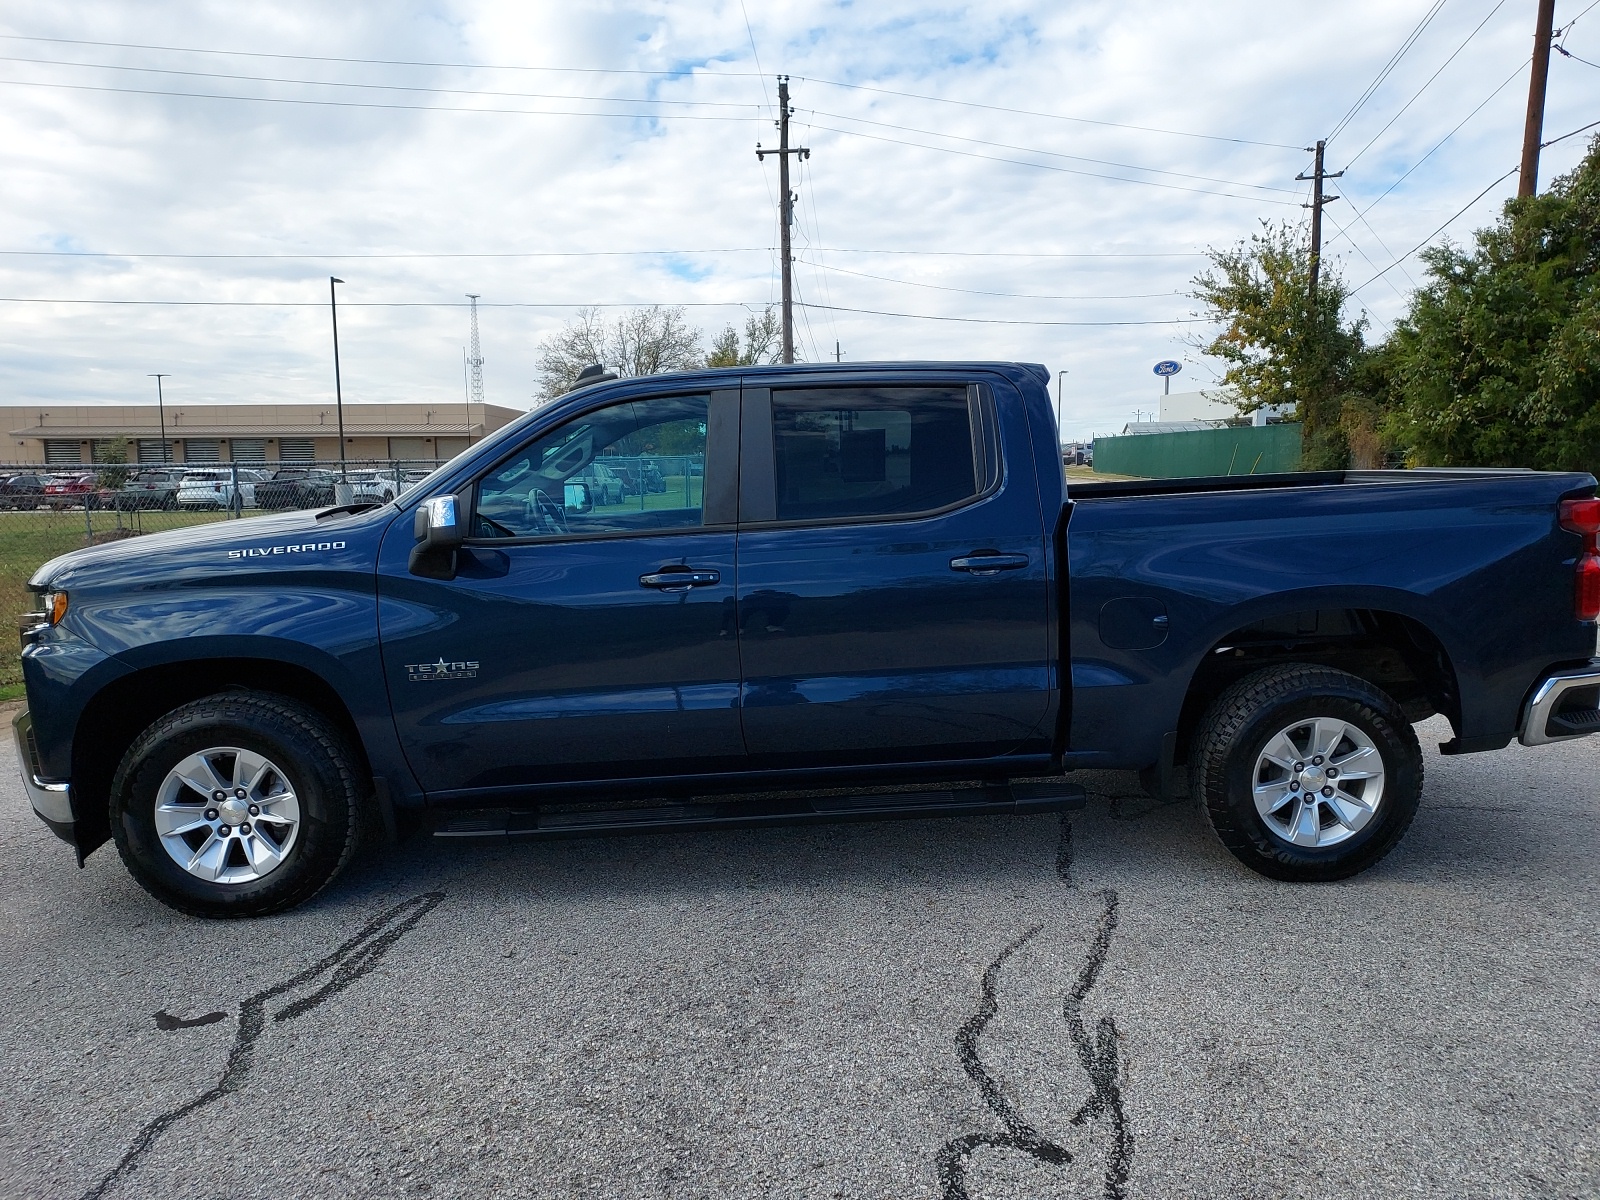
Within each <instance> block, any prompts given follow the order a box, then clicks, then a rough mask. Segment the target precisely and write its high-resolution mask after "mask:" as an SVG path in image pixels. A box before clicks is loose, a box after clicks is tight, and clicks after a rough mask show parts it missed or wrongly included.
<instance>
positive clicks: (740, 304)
mask: <svg viewBox="0 0 1600 1200" xmlns="http://www.w3.org/2000/svg"><path fill="white" fill-rule="evenodd" d="M0 304H70V305H114V306H119V307H121V306H132V307H152V308H323V307H325V306H324V305H323V304H322V303H321V302H320V301H315V300H103V299H78V298H72V299H67V298H60V297H53V296H50V297H44V296H0ZM795 306H796V307H797V308H814V309H818V310H821V311H829V312H849V313H863V314H866V315H868V316H875V317H901V318H904V319H907V320H915V321H950V322H957V323H960V324H964V325H1045V326H1075V327H1094V328H1098V327H1102V326H1115V325H1194V324H1202V323H1203V322H1202V321H1200V320H1198V319H1186V318H1177V319H1172V320H1159V321H1038V320H1016V319H1008V318H999V317H944V316H935V315H933V314H930V313H906V312H886V311H882V310H879V309H872V308H847V307H845V306H844V305H836V304H813V303H809V302H806V301H798V300H797V301H796V302H795ZM342 307H344V308H468V307H470V304H468V303H463V302H462V301H459V300H354V301H349V302H347V303H346V304H344V305H343V306H342ZM478 307H479V308H539V309H545V308H555V309H563V308H651V307H657V308H745V309H750V308H754V307H757V306H756V305H753V304H750V303H749V302H747V301H738V300H676V301H671V302H662V301H644V300H636V301H603V302H599V303H596V302H593V301H590V302H583V301H576V300H574V301H565V302H530V301H514V300H499V301H491V302H487V303H484V302H480V303H479V305H478Z"/></svg>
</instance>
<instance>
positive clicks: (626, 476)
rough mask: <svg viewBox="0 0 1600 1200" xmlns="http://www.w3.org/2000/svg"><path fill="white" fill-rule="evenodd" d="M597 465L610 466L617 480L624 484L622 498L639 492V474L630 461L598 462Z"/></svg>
mask: <svg viewBox="0 0 1600 1200" xmlns="http://www.w3.org/2000/svg"><path fill="white" fill-rule="evenodd" d="M596 465H597V466H605V467H609V468H610V470H611V473H612V474H613V475H615V476H616V477H617V482H618V483H620V484H621V485H622V498H623V499H624V500H626V499H627V498H628V497H629V496H637V495H638V494H639V476H638V474H637V473H636V472H635V471H634V469H633V467H632V465H631V464H628V463H616V462H614V463H598V464H596Z"/></svg>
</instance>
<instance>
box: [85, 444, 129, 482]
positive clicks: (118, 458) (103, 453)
mask: <svg viewBox="0 0 1600 1200" xmlns="http://www.w3.org/2000/svg"><path fill="white" fill-rule="evenodd" d="M93 457H94V461H95V465H96V466H97V467H99V468H100V470H99V478H98V479H97V480H96V483H97V485H98V486H100V487H104V488H119V487H121V486H122V485H123V484H124V483H126V482H127V481H128V468H127V467H126V466H124V465H122V464H124V463H126V462H127V461H128V439H127V438H123V437H118V438H106V439H105V440H104V441H97V442H96V443H95V446H94V455H93Z"/></svg>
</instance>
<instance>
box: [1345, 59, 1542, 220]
mask: <svg viewBox="0 0 1600 1200" xmlns="http://www.w3.org/2000/svg"><path fill="white" fill-rule="evenodd" d="M1527 65H1528V63H1527V61H1526V60H1524V61H1523V62H1522V63H1520V64H1519V65H1518V66H1517V69H1516V70H1514V71H1512V72H1511V74H1509V75H1507V76H1506V77H1505V79H1504V80H1503V81H1502V82H1501V84H1500V86H1499V87H1497V88H1495V89H1494V91H1492V92H1490V93H1489V94H1488V95H1487V96H1485V97H1484V98H1483V99H1482V100H1481V101H1480V102H1479V104H1478V107H1477V108H1474V109H1473V110H1472V111H1471V112H1469V113H1468V114H1467V115H1466V116H1464V117H1462V118H1461V120H1460V121H1458V122H1457V123H1456V126H1455V128H1454V129H1452V130H1451V131H1450V132H1449V133H1447V134H1445V135H1444V136H1443V137H1442V138H1440V139H1439V140H1438V141H1437V142H1435V143H1434V145H1433V149H1432V150H1429V151H1428V152H1427V153H1426V154H1424V155H1423V156H1422V157H1421V158H1419V159H1417V161H1416V162H1414V163H1412V164H1411V166H1410V167H1408V168H1407V169H1406V172H1405V174H1403V175H1401V176H1400V178H1398V179H1396V180H1395V181H1394V182H1393V183H1391V184H1390V185H1389V186H1388V187H1386V188H1384V190H1383V191H1382V193H1380V194H1379V196H1378V198H1377V200H1374V201H1373V202H1372V203H1371V204H1369V205H1367V206H1366V207H1365V208H1363V209H1362V210H1361V215H1362V216H1365V215H1366V214H1367V213H1369V212H1371V211H1372V210H1373V209H1374V208H1376V207H1377V206H1378V203H1379V201H1381V200H1383V198H1384V197H1385V196H1387V195H1388V194H1389V193H1390V192H1392V191H1394V190H1395V188H1397V187H1399V186H1400V185H1401V184H1402V183H1404V182H1405V181H1406V180H1407V179H1408V178H1410V176H1411V173H1412V172H1413V171H1415V170H1416V169H1417V168H1418V167H1420V166H1421V165H1422V164H1423V163H1425V162H1427V161H1428V160H1429V159H1430V158H1432V157H1433V155H1434V152H1435V151H1437V150H1438V149H1439V148H1440V147H1441V146H1443V145H1444V144H1445V143H1446V142H1448V141H1449V140H1450V139H1451V138H1453V137H1455V135H1456V134H1457V133H1459V132H1460V131H1461V127H1462V126H1463V125H1465V124H1466V123H1467V122H1468V121H1470V120H1472V118H1473V117H1475V116H1477V115H1478V114H1479V113H1480V112H1482V111H1483V109H1484V107H1485V106H1486V105H1487V104H1488V103H1489V101H1491V100H1493V99H1494V98H1495V97H1496V96H1498V95H1499V94H1500V93H1501V92H1503V91H1505V89H1506V88H1507V87H1508V86H1509V85H1510V83H1511V81H1512V80H1514V79H1515V78H1516V77H1517V76H1518V75H1521V74H1522V68H1523V67H1526V66H1527Z"/></svg>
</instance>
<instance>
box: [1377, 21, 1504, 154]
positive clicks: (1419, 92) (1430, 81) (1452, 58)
mask: <svg viewBox="0 0 1600 1200" xmlns="http://www.w3.org/2000/svg"><path fill="white" fill-rule="evenodd" d="M1505 2H1506V0H1499V2H1498V3H1497V4H1496V5H1495V6H1494V7H1493V8H1491V9H1490V10H1489V15H1488V16H1486V17H1484V18H1483V20H1481V21H1479V22H1478V23H1477V24H1476V25H1474V26H1473V28H1472V32H1471V33H1469V34H1467V36H1466V39H1465V40H1464V41H1463V42H1462V43H1461V44H1460V45H1459V46H1457V47H1456V48H1455V50H1454V51H1453V52H1452V53H1451V55H1450V57H1449V58H1447V59H1445V60H1444V62H1443V63H1441V64H1440V66H1439V69H1438V70H1437V71H1435V72H1434V73H1433V74H1432V75H1429V76H1428V81H1427V82H1426V83H1424V84H1423V85H1422V86H1421V87H1419V88H1418V89H1417V91H1416V94H1415V95H1413V96H1412V97H1411V99H1409V100H1407V101H1406V102H1405V103H1404V104H1402V105H1401V106H1400V111H1399V112H1397V113H1395V114H1394V116H1392V117H1390V118H1389V119H1388V120H1387V121H1385V122H1384V125H1383V128H1382V129H1380V130H1378V132H1377V133H1375V134H1373V135H1372V138H1371V140H1370V141H1368V142H1367V144H1366V145H1365V146H1363V147H1361V149H1359V150H1357V151H1356V153H1355V158H1351V159H1350V160H1348V161H1347V162H1346V163H1345V168H1346V169H1347V170H1348V169H1349V168H1350V167H1351V166H1353V165H1354V164H1355V161H1356V159H1357V158H1360V157H1361V156H1362V155H1363V154H1365V153H1366V152H1367V151H1368V150H1370V149H1372V144H1373V142H1376V141H1377V140H1378V139H1379V138H1381V137H1382V136H1383V135H1384V134H1385V133H1387V132H1388V131H1389V126H1391V125H1393V124H1394V123H1395V122H1396V121H1398V120H1399V119H1400V118H1401V117H1402V116H1404V115H1405V112H1406V109H1408V108H1410V107H1411V106H1412V105H1413V104H1415V103H1416V102H1417V100H1418V99H1419V98H1420V97H1421V96H1422V93H1423V92H1425V91H1427V90H1428V88H1429V87H1430V86H1431V85H1432V84H1433V81H1434V80H1435V79H1437V78H1439V76H1440V75H1442V74H1443V73H1444V69H1445V68H1446V67H1448V66H1449V65H1450V64H1451V63H1453V62H1455V60H1456V55H1458V54H1460V53H1461V52H1462V51H1463V50H1465V49H1466V48H1467V43H1468V42H1471V41H1472V39H1473V38H1475V37H1477V36H1478V31H1479V30H1480V29H1482V28H1483V27H1484V26H1485V25H1487V24H1488V23H1489V18H1490V17H1493V16H1494V15H1495V13H1497V12H1499V11H1500V10H1501V9H1502V8H1503V7H1505ZM1519 69H1520V68H1519Z"/></svg>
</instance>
